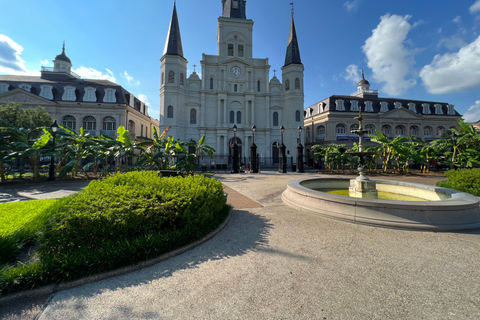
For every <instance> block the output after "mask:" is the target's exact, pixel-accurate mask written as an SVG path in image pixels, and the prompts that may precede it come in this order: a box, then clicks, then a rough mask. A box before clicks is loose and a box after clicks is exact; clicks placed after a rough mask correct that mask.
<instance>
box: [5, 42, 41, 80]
mask: <svg viewBox="0 0 480 320" xmlns="http://www.w3.org/2000/svg"><path fill="white" fill-rule="evenodd" d="M22 51H23V47H22V46H21V45H19V44H18V43H16V42H15V41H13V40H12V39H10V38H9V37H7V36H6V35H3V34H0V73H4V74H16V75H18V74H23V75H25V74H27V75H39V74H40V72H39V71H32V70H28V69H27V68H26V67H25V61H23V59H22V58H21V57H20V55H21V54H22Z"/></svg>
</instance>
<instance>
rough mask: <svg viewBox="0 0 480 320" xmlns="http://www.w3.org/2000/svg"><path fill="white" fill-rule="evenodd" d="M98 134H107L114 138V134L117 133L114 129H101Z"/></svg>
mask: <svg viewBox="0 0 480 320" xmlns="http://www.w3.org/2000/svg"><path fill="white" fill-rule="evenodd" d="M100 134H103V135H104V136H109V137H112V138H115V136H116V135H117V131H115V130H102V131H100Z"/></svg>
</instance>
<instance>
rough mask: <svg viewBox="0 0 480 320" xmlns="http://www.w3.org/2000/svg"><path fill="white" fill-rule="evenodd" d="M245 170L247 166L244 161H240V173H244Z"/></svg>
mask: <svg viewBox="0 0 480 320" xmlns="http://www.w3.org/2000/svg"><path fill="white" fill-rule="evenodd" d="M244 172H245V166H244V165H243V162H242V163H240V173H244Z"/></svg>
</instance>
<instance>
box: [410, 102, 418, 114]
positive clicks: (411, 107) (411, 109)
mask: <svg viewBox="0 0 480 320" xmlns="http://www.w3.org/2000/svg"><path fill="white" fill-rule="evenodd" d="M408 110H410V111H413V112H415V113H416V112H417V109H415V103H413V102H409V103H408Z"/></svg>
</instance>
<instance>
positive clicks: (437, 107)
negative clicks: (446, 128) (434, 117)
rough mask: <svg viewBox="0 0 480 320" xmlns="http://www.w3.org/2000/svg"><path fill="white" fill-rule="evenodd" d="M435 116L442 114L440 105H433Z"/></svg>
mask: <svg viewBox="0 0 480 320" xmlns="http://www.w3.org/2000/svg"><path fill="white" fill-rule="evenodd" d="M435 114H443V110H442V105H441V104H439V103H436V104H435Z"/></svg>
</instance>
